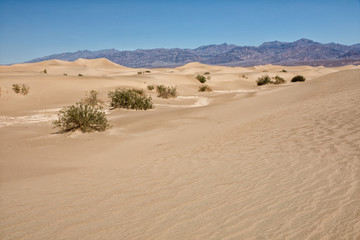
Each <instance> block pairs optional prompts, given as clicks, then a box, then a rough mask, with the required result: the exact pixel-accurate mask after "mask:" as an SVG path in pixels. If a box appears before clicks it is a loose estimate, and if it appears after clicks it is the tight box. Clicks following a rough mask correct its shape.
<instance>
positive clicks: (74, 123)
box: [53, 103, 110, 133]
mask: <svg viewBox="0 0 360 240" xmlns="http://www.w3.org/2000/svg"><path fill="white" fill-rule="evenodd" d="M53 125H54V126H55V127H58V128H60V132H62V133H64V132H70V131H75V130H80V131H82V132H92V131H99V132H101V131H105V130H106V129H107V128H109V127H110V125H109V123H108V120H107V119H106V116H105V112H104V111H103V110H102V108H98V107H92V106H90V105H86V104H82V103H76V105H72V106H68V107H64V108H63V109H62V110H60V112H59V113H58V120H56V121H54V122H53Z"/></svg>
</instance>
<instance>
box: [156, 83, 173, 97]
mask: <svg viewBox="0 0 360 240" xmlns="http://www.w3.org/2000/svg"><path fill="white" fill-rule="evenodd" d="M156 91H157V93H158V97H161V98H176V96H177V90H176V87H170V86H167V87H166V86H164V85H160V86H157V87H156Z"/></svg>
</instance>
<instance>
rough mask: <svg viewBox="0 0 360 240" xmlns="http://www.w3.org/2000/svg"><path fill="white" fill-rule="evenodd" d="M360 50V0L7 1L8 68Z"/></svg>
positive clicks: (3, 52) (2, 47)
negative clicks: (261, 51)
mask: <svg viewBox="0 0 360 240" xmlns="http://www.w3.org/2000/svg"><path fill="white" fill-rule="evenodd" d="M300 38H308V39H311V40H314V41H317V42H321V43H328V42H336V43H341V44H346V45H351V44H355V43H360V0H302V1H300V0H266V1H265V0H244V1H241V0H237V1H235V0H219V1H212V0H206V1H205V0H182V1H171V0H167V1H164V0H154V1H151V0H148V1H138V0H123V1H122V0H118V1H114V0H113V1H111V0H100V1H95V0H78V1H77V0H71V1H70V0H59V1H58V0H22V1H21V0H0V64H9V63H18V62H24V61H28V60H31V59H33V58H37V57H42V56H46V55H50V54H54V53H62V52H74V51H77V50H85V49H88V50H101V49H108V48H115V49H118V50H135V49H140V48H141V49H146V48H174V47H178V48H196V47H199V46H202V45H208V44H221V43H224V42H226V43H229V44H230V43H232V44H237V45H249V46H258V45H260V44H261V43H263V42H266V41H273V40H279V41H287V42H290V41H295V40H298V39H300Z"/></svg>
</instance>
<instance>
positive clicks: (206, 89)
mask: <svg viewBox="0 0 360 240" xmlns="http://www.w3.org/2000/svg"><path fill="white" fill-rule="evenodd" d="M199 92H212V89H211V88H210V87H209V86H208V85H206V84H204V85H201V86H200V87H199Z"/></svg>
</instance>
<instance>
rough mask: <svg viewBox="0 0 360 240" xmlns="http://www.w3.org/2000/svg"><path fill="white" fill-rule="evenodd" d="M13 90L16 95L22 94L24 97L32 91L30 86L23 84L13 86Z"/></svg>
mask: <svg viewBox="0 0 360 240" xmlns="http://www.w3.org/2000/svg"><path fill="white" fill-rule="evenodd" d="M12 89H13V91H14V92H15V93H21V94H22V95H24V96H25V95H27V94H28V93H29V91H30V87H29V85H27V84H25V83H22V84H18V83H16V84H13V85H12Z"/></svg>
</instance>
